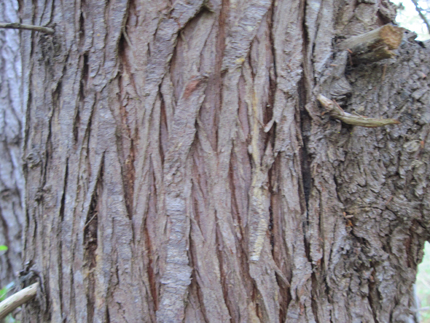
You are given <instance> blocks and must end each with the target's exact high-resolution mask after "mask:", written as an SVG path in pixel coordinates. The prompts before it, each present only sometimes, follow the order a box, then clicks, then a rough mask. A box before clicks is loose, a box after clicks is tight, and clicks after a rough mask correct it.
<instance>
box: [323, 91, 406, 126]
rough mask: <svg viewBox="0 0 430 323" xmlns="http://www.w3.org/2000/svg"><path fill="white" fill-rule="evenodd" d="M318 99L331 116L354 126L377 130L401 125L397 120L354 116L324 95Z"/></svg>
mask: <svg viewBox="0 0 430 323" xmlns="http://www.w3.org/2000/svg"><path fill="white" fill-rule="evenodd" d="M317 99H318V101H319V102H320V103H321V105H322V106H323V107H324V108H326V109H327V111H328V113H329V114H330V116H332V117H333V118H336V119H339V120H341V121H343V122H345V123H347V124H350V125H353V126H360V127H367V128H376V127H382V126H387V125H390V124H399V123H400V122H399V121H398V120H395V119H377V118H368V117H365V116H360V115H354V114H351V113H348V112H345V111H343V109H342V108H341V107H339V106H338V105H337V104H335V102H333V101H332V100H330V99H327V98H326V97H325V96H324V95H322V94H319V95H318V97H317Z"/></svg>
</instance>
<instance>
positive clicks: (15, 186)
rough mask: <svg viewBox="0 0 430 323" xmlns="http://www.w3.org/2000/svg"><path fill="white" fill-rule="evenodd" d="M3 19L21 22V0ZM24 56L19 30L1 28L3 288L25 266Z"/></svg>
mask: <svg viewBox="0 0 430 323" xmlns="http://www.w3.org/2000/svg"><path fill="white" fill-rule="evenodd" d="M0 21H2V22H16V21H18V3H17V2H16V1H14V0H4V1H2V2H1V4H0ZM20 89H21V55H20V47H19V32H18V31H16V30H4V29H0V245H6V246H7V247H8V248H9V250H8V251H7V252H2V251H0V289H1V288H3V287H5V286H7V285H8V284H9V283H11V282H13V281H14V279H15V274H16V272H17V271H19V270H20V269H21V251H22V229H23V227H24V221H25V220H24V212H23V204H24V195H23V190H24V175H23V173H22V161H21V158H22V156H21V146H22V138H23V136H22V134H23V120H24V116H23V113H22V101H21V97H22V96H21V93H20Z"/></svg>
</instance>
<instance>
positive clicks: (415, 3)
mask: <svg viewBox="0 0 430 323" xmlns="http://www.w3.org/2000/svg"><path fill="white" fill-rule="evenodd" d="M412 2H413V3H414V5H415V9H416V10H417V11H418V14H419V15H420V17H421V19H422V20H423V21H424V23H425V24H426V26H427V30H428V32H429V35H430V23H429V21H428V20H427V17H426V16H425V14H423V13H422V11H421V8H420V7H419V6H418V1H417V0H412Z"/></svg>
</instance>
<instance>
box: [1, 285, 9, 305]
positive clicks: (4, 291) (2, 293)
mask: <svg viewBox="0 0 430 323" xmlns="http://www.w3.org/2000/svg"><path fill="white" fill-rule="evenodd" d="M7 291H8V288H7V287H4V288H2V289H0V302H1V301H3V300H4V299H5V296H6V294H7Z"/></svg>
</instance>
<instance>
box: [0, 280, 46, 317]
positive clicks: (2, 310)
mask: <svg viewBox="0 0 430 323" xmlns="http://www.w3.org/2000/svg"><path fill="white" fill-rule="evenodd" d="M38 287H39V283H34V284H33V285H30V286H28V287H26V288H24V289H22V290H20V291H19V292H18V293H15V294H13V295H12V296H10V297H8V298H6V299H5V300H4V301H3V302H1V303H0V320H1V319H3V318H5V317H6V316H7V315H8V314H9V313H12V312H13V311H14V310H15V309H16V308H17V307H19V306H21V305H22V304H24V303H26V302H28V301H29V300H32V299H33V298H34V297H35V296H36V293H37V288H38Z"/></svg>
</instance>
